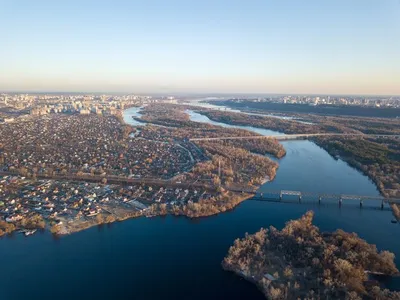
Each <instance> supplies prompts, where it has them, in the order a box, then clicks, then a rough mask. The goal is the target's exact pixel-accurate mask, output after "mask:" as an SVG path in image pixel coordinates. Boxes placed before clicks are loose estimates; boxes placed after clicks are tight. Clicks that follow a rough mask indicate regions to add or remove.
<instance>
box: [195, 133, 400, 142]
mask: <svg viewBox="0 0 400 300" xmlns="http://www.w3.org/2000/svg"><path fill="white" fill-rule="evenodd" d="M318 136H327V137H334V136H339V137H340V136H349V137H352V136H354V137H357V136H359V137H376V138H400V135H395V134H364V133H305V134H286V135H283V134H282V135H249V136H222V137H204V138H192V139H190V141H191V142H195V141H221V140H250V139H265V138H275V139H277V140H279V141H285V140H299V139H308V138H311V137H318Z"/></svg>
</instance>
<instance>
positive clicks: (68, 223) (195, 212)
mask: <svg viewBox="0 0 400 300" xmlns="http://www.w3.org/2000/svg"><path fill="white" fill-rule="evenodd" d="M252 196H253V195H252V194H246V193H232V192H225V193H224V195H222V196H217V197H216V199H213V200H210V201H200V202H199V203H189V204H188V205H185V206H183V207H180V206H175V207H174V206H167V205H165V204H153V205H152V206H150V207H149V209H147V210H145V211H133V210H132V209H124V208H122V207H118V208H114V209H113V210H112V212H111V209H110V210H109V211H108V213H100V214H98V215H96V216H95V217H90V218H81V219H77V220H68V219H65V218H60V220H61V222H60V223H59V224H57V225H54V226H53V227H52V228H51V232H52V233H53V234H54V235H57V236H63V235H69V234H72V233H76V232H79V231H83V230H86V229H89V228H91V227H94V226H101V225H106V224H111V223H114V222H121V221H125V220H128V219H133V218H138V217H158V216H166V215H174V216H183V217H187V218H189V219H196V218H204V217H209V216H213V215H216V214H219V213H224V212H228V211H231V210H233V209H234V208H235V207H236V206H238V205H239V204H240V203H242V202H243V201H245V200H247V199H249V198H251V197H252Z"/></svg>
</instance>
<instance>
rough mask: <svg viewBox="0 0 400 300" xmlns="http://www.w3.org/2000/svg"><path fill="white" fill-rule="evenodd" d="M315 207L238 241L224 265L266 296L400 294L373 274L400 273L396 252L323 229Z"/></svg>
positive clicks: (378, 296)
mask: <svg viewBox="0 0 400 300" xmlns="http://www.w3.org/2000/svg"><path fill="white" fill-rule="evenodd" d="M313 216H314V214H313V212H312V211H309V212H307V213H306V214H305V215H303V216H302V217H301V218H300V219H298V220H291V221H289V222H287V223H286V226H285V227H284V228H283V229H282V230H278V229H276V228H274V227H270V228H269V229H264V228H262V229H261V230H260V231H258V232H256V233H254V234H246V236H245V237H244V238H242V239H237V240H235V242H234V244H233V246H231V247H230V249H229V251H228V254H227V255H226V257H225V258H224V260H223V262H222V267H223V268H224V269H225V270H227V271H231V272H234V273H235V274H237V275H239V276H241V277H243V278H245V279H246V280H248V281H250V282H252V283H254V284H256V285H257V287H258V288H259V289H260V290H261V291H262V293H263V294H264V295H265V297H266V298H267V299H353V300H355V299H382V300H385V299H393V300H394V299H399V298H400V293H399V292H393V291H389V290H387V289H382V288H381V287H380V285H379V282H378V281H377V280H376V279H374V278H377V277H379V276H394V275H398V274H399V271H398V269H397V268H396V266H395V264H394V254H393V253H390V252H388V251H380V252H378V250H377V248H376V246H374V245H370V244H368V243H367V242H366V241H364V240H363V239H361V238H359V237H358V236H357V234H355V233H347V232H344V231H343V230H337V231H335V232H332V233H330V232H329V233H328V232H327V233H325V232H320V230H319V228H318V227H317V226H315V225H313Z"/></svg>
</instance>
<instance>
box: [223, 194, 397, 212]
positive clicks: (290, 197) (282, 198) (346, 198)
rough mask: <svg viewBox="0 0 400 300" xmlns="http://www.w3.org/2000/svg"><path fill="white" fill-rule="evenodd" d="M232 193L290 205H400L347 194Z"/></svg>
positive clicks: (395, 201)
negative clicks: (367, 203)
mask: <svg viewBox="0 0 400 300" xmlns="http://www.w3.org/2000/svg"><path fill="white" fill-rule="evenodd" d="M230 191H232V192H241V193H248V194H252V195H253V197H252V198H251V199H250V200H257V201H270V202H288V203H294V202H296V203H317V204H322V203H337V204H338V205H339V207H341V206H342V204H343V203H344V202H346V203H350V202H352V203H358V204H359V206H360V208H363V206H364V203H365V202H366V201H368V202H369V203H373V205H374V206H376V207H380V208H381V209H383V208H384V206H385V204H388V205H390V204H393V203H395V204H400V199H397V198H386V197H383V196H362V195H346V194H331V193H315V192H303V191H290V190H279V191H263V192H258V191H254V190H239V189H230Z"/></svg>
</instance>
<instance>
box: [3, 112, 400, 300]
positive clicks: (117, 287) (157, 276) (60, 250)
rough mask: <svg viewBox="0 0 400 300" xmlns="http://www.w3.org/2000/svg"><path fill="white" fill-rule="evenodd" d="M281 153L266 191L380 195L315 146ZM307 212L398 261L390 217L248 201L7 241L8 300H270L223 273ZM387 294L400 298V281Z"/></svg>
mask: <svg viewBox="0 0 400 300" xmlns="http://www.w3.org/2000/svg"><path fill="white" fill-rule="evenodd" d="M195 117H196V116H194V117H193V118H195ZM283 144H284V147H285V148H286V151H287V155H286V157H284V158H283V159H281V160H279V163H280V167H279V169H278V173H277V177H276V179H275V180H274V181H272V182H268V183H266V184H265V185H263V186H262V187H261V189H260V190H261V191H263V190H264V191H267V190H270V189H272V190H278V189H290V190H301V191H310V192H330V193H336V194H337V193H345V194H360V195H377V194H378V191H377V189H376V187H375V185H374V184H373V183H372V182H371V181H370V180H369V179H368V178H367V177H366V176H364V175H363V174H361V173H359V172H358V171H356V170H354V169H352V168H351V167H349V166H348V165H347V164H346V163H344V162H342V161H340V160H335V159H333V158H332V157H331V156H329V155H328V153H326V152H325V151H324V150H323V149H321V148H319V147H318V146H316V145H315V144H313V143H311V142H308V141H290V142H284V143H283ZM307 210H314V211H315V224H316V225H318V226H319V227H320V228H321V230H323V231H332V230H335V229H338V228H342V229H344V230H346V231H352V232H356V233H358V234H359V235H360V236H361V237H362V238H365V239H366V240H367V241H368V242H370V243H373V244H376V245H377V247H378V249H387V250H389V251H392V252H394V253H395V255H396V256H397V257H400V239H398V238H397V237H398V234H399V230H400V227H399V226H398V225H397V224H392V223H391V222H390V220H391V219H392V216H391V212H390V211H389V210H383V211H381V210H377V209H372V208H368V207H366V208H365V209H360V208H359V207H358V206H356V205H354V206H353V205H351V204H348V205H346V204H344V206H342V208H339V207H338V205H335V204H323V205H320V206H318V205H316V204H285V203H269V202H259V201H251V200H249V201H245V202H243V203H242V204H241V205H239V206H238V207H236V208H235V209H234V210H232V211H230V212H226V213H223V214H220V215H217V216H212V217H208V218H200V219H194V220H191V219H188V218H185V217H173V216H167V217H155V218H138V219H131V220H127V221H124V222H119V223H114V224H110V225H107V226H106V225H105V226H99V227H93V228H90V229H88V230H85V231H82V232H78V233H75V234H72V235H69V236H65V237H61V238H54V237H53V236H52V235H51V234H49V233H37V234H35V235H34V236H30V237H24V236H22V235H13V236H10V237H5V238H2V239H0V261H1V272H0V299H4V300H14V299H18V300H19V299H161V298H164V299H263V296H262V294H261V293H260V292H259V291H258V290H257V289H256V288H255V287H254V286H253V285H252V284H250V283H248V282H246V281H245V280H242V279H241V278H239V277H237V276H235V275H234V274H232V273H228V272H224V271H223V270H222V269H221V265H220V263H221V261H222V259H223V257H224V256H225V254H226V253H227V251H228V249H229V247H230V245H232V243H233V241H234V240H235V239H236V238H238V237H243V236H244V234H245V233H246V232H249V233H251V232H255V231H257V230H259V229H260V227H268V226H271V225H273V226H275V227H277V228H281V227H282V226H284V224H285V222H287V221H288V220H290V219H294V218H298V217H300V216H301V215H302V214H304V213H305V212H306V211H307ZM397 265H398V267H400V260H397ZM386 285H387V286H388V287H390V288H396V289H400V282H399V281H398V279H390V280H389V279H388V281H387V282H386Z"/></svg>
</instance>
